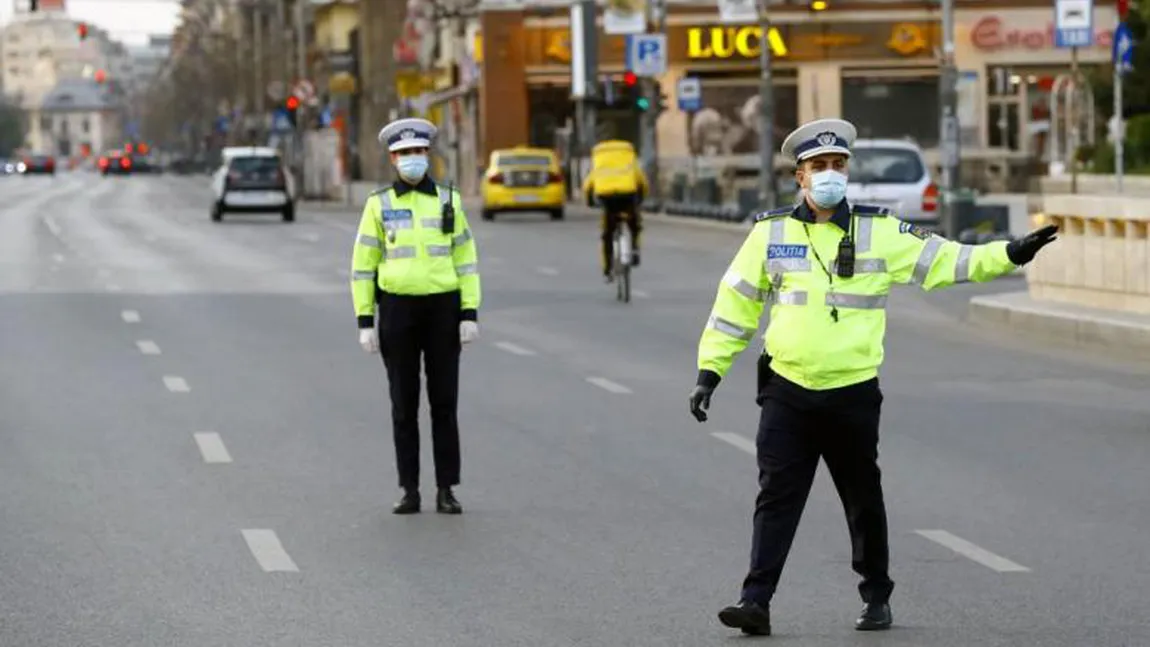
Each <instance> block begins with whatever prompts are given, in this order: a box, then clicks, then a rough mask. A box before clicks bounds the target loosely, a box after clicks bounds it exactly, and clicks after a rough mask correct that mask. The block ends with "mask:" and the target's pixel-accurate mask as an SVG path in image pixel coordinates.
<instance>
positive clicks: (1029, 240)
mask: <svg viewBox="0 0 1150 647" xmlns="http://www.w3.org/2000/svg"><path fill="white" fill-rule="evenodd" d="M1057 232H1058V225H1046V226H1045V227H1043V228H1042V229H1038V230H1036V231H1032V232H1030V233H1029V234H1026V235H1025V236H1023V237H1022V238H1019V239H1018V240H1012V241H1010V242H1009V243H1007V244H1006V257H1007V258H1009V259H1010V262H1011V263H1014V264H1015V265H1026V264H1027V263H1029V262H1030V261H1033V260H1034V255H1035V254H1037V253H1038V250H1040V249H1042V248H1043V247H1045V246H1046V245H1048V244H1050V243H1051V242H1053V241H1055V240H1057V239H1058V238H1057V236H1055V235H1054V234H1055V233H1057Z"/></svg>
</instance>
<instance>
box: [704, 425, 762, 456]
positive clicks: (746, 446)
mask: <svg viewBox="0 0 1150 647" xmlns="http://www.w3.org/2000/svg"><path fill="white" fill-rule="evenodd" d="M711 435H712V436H714V437H715V438H718V439H719V440H721V441H723V442H725V443H727V444H729V445H733V446H734V447H735V448H736V449H741V450H743V451H745V452H747V453H748V454H750V455H751V456H757V455H758V452H756V451H755V443H754V441H752V440H751V439H749V438H744V437H743V436H740V435H739V434H732V433H731V432H729V431H712V432H711Z"/></svg>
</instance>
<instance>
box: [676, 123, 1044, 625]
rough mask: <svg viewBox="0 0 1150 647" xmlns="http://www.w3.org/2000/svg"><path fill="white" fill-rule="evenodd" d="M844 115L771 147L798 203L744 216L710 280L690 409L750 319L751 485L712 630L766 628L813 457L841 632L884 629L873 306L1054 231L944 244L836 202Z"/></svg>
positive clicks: (847, 137) (1022, 251)
mask: <svg viewBox="0 0 1150 647" xmlns="http://www.w3.org/2000/svg"><path fill="white" fill-rule="evenodd" d="M855 135H856V131H855V128H854V126H852V125H851V124H850V123H848V122H846V121H842V120H838V119H823V120H819V121H815V122H812V123H808V124H805V125H803V126H802V127H800V128H798V129H797V130H795V131H794V132H793V133H791V135H790V136H789V137H787V139H786V141H785V142H784V143H783V146H782V150H783V153H784V154H785V155H788V156H791V157H793V158H794V159H795V160H796V164H797V168H796V170H795V177H796V180H797V181H798V184H799V185H800V186H801V187H802V190H803V199H802V200H801V201H800V202H799V203H798V204H797V205H795V206H793V207H786V208H783V209H775V210H772V211H768V212H766V213H763V214H761V215H759V216H758V217H757V218H756V221H757V222H756V223H755V225H754V228H753V229H752V231H751V233H750V234H749V235H748V237H747V239H746V241H745V242H744V243H743V246H742V248H741V249H740V250H739V252H738V254H737V255H736V256H735V259H734V261H733V262H732V263H731V265H730V266H729V268H728V270H727V273H726V275H725V276H724V277H723V280H722V282H721V283H720V285H719V288H718V294H717V296H716V299H715V303H714V306H713V309H712V311H711V314H710V317H709V319H708V321H707V325H706V328H705V329H704V331H703V334H702V338H701V340H700V342H699V352H698V369H699V374H698V379H697V382H696V386H695V388H694V390H693V391H692V392H691V395H690V408H691V413H692V414H693V415H694V416H695V418H696V419H697V420H698V421H699V422H703V421H705V420H706V419H707V414H706V413H705V411H704V410H705V409H707V408H709V406H710V401H711V395H712V393H713V391H714V389H715V387H716V386H718V384H719V380H720V379H721V378H722V377H723V376H724V375H725V374H726V372H727V370H728V369H729V368H730V366H731V364H732V362H733V361H734V359H735V356H736V355H738V354H739V353H740V352H742V351H743V350H744V349H745V348H746V347H747V344H748V343H749V342H750V341H751V339H752V338H753V337H754V335H755V332H756V331H757V330H758V326H759V318H760V316H761V314H762V311H763V308H764V305H765V304H766V305H767V306H768V307H769V310H770V323H769V325H768V327H767V332H766V336H765V348H764V352H763V355H762V356H761V357H760V359H759V395H758V402H759V404H760V405H761V406H762V412H761V417H760V420H759V428H758V438H757V442H756V447H757V450H758V465H759V488H760V489H759V494H758V497H757V499H756V502H755V511H754V532H753V537H752V548H751V560H750V561H751V564H750V569H749V572H748V574H747V576H746V578H745V580H744V582H743V585H742V593H741V596H740V599H739V601H738V603H737V604H734V605H732V606H729V607H726V608H724V609H722V610H721V611H720V612H719V620H720V622H722V623H723V624H724V625H726V626H728V627H733V628H738V629H741V630H742V631H743V632H744V633H748V634H760V635H761V634H770V611H769V609H770V601H771V598H772V596H773V595H774V593H775V589H776V586H777V584H778V581H779V575H780V574H781V572H782V570H783V564H784V562H785V561H786V557H787V554H788V552H789V551H790V547H791V542H792V541H793V539H794V536H795V531H796V529H797V527H798V523H799V517H800V515H801V514H802V510H803V506H804V505H805V503H806V500H807V496H808V495H809V493H810V488H811V484H812V482H813V480H814V476H815V470H816V468H817V467H818V462H819V458H820V457H821V458H822V459H823V460H824V461H826V464H827V468H828V470H829V471H830V474H831V478H832V479H833V481H834V484H835V487H836V489H837V490H838V493H839V497H840V498H841V499H842V501H843V506H844V508H845V510H846V517H847V525H848V527H849V530H850V537H851V549H852V550H851V554H852V566H853V568H854V570H855V571H856V572H857V573H858V574H859V575H861V576H862V581H861V583H860V585H859V592H860V594H861V597H862V599H863V602H864V607H863V611H862V614H861V615H860V616H859V618H858V619H857V620H856V622H855V627H856V629H859V630H875V629H886V628H888V627H890V625H891V612H890V604H889V599H890V595H891V591H892V590H893V588H894V583H893V582H892V581H891V579H890V576H889V574H888V561H889V550H888V545H887V521H886V509H885V504H884V502H883V493H882V485H881V477H880V471H879V467H878V462H877V458H878V429H879V411H880V408H881V404H882V393H881V391H880V390H879V384H878V369H879V366H880V364H881V363H882V359H883V334H884V332H885V328H886V310H885V306H886V302H887V296H888V294H889V292H890V287H891V285H892V284H895V283H912V284H918V285H920V286H922V288H923V289H926V290H931V289H934V288H940V287H945V286H949V285H952V284H955V283H962V282H967V281H979V282H981V281H987V280H990V279H993V278H996V277H998V276H1002V275H1004V274H1007V273H1009V272H1011V271H1012V270H1014V269H1015V268H1016V267H1017V266H1020V265H1023V264H1025V263H1028V262H1030V261H1031V260H1032V259H1033V258H1034V255H1035V254H1036V253H1037V252H1038V250H1039V249H1041V248H1042V247H1043V246H1044V245H1046V244H1047V243H1049V242H1051V241H1052V240H1054V239H1055V238H1054V234H1055V232H1056V231H1057V228H1056V227H1053V226H1048V227H1045V228H1043V229H1040V230H1038V231H1035V232H1032V233H1030V234H1029V235H1027V236H1026V237H1024V238H1022V239H1020V240H1016V241H1012V242H1010V243H1007V242H1003V241H999V242H993V243H988V244H985V245H977V246H975V245H960V244H958V243H955V242H952V241H949V240H946V239H944V238H942V237H940V236H937V235H933V234H931V233H930V232H928V231H926V230H924V229H922V228H920V227H918V226H915V225H912V224H909V223H906V222H902V221H900V220H899V219H898V218H896V217H895V214H893V213H891V212H890V211H888V210H887V209H886V208H883V207H877V206H871V205H862V204H855V205H851V204H849V203H848V202H847V201H846V199H845V195H846V184H847V175H848V172H849V171H848V168H849V161H850V156H851V153H850V146H851V144H852V143H853V142H854V139H855Z"/></svg>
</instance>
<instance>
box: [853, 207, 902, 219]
mask: <svg viewBox="0 0 1150 647" xmlns="http://www.w3.org/2000/svg"><path fill="white" fill-rule="evenodd" d="M851 212H852V213H854V214H855V215H856V216H871V217H873V218H885V217H887V216H893V215H894V212H893V211H891V210H890V208H888V207H880V206H878V205H877V204H856V205H853V206H852V208H851Z"/></svg>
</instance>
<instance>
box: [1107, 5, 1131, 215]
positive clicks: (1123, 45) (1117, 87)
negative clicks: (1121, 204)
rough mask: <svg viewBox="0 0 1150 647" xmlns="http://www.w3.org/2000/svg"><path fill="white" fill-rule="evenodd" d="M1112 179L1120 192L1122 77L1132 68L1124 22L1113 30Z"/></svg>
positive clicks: (1122, 170) (1123, 132)
mask: <svg viewBox="0 0 1150 647" xmlns="http://www.w3.org/2000/svg"><path fill="white" fill-rule="evenodd" d="M1112 58H1113V59H1114V179H1115V181H1117V183H1118V192H1119V193H1122V175H1123V174H1124V173H1125V170H1126V169H1125V166H1126V152H1125V149H1126V123H1125V114H1124V111H1125V109H1126V107H1125V105H1124V104H1123V101H1122V85H1123V83H1124V79H1123V78H1122V77H1124V76H1125V75H1126V74H1128V73H1129V72H1130V71H1131V70H1133V69H1134V37H1133V36H1132V35H1131V34H1130V27H1129V25H1127V24H1126V23H1125V22H1120V23H1118V28H1117V29H1115V30H1114V51H1113V53H1112Z"/></svg>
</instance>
